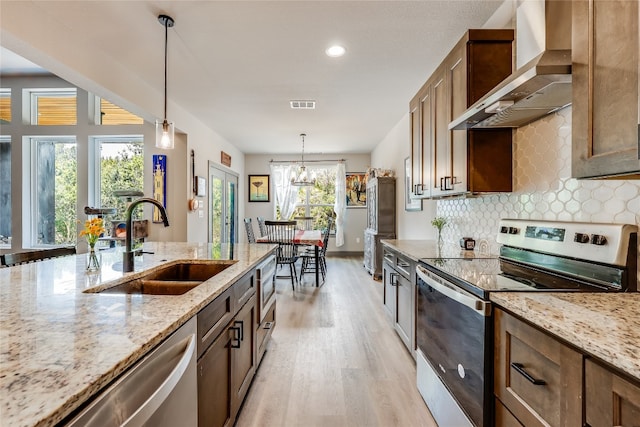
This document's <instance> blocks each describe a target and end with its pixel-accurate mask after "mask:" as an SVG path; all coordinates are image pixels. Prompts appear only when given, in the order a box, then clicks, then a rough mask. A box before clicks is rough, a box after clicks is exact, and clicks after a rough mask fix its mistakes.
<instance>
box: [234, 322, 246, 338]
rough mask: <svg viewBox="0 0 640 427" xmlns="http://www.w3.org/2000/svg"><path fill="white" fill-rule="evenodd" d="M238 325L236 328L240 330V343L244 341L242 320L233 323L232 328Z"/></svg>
mask: <svg viewBox="0 0 640 427" xmlns="http://www.w3.org/2000/svg"><path fill="white" fill-rule="evenodd" d="M238 324H239V325H240V326H239V327H238V329H239V330H240V341H244V321H242V320H236V321H235V322H233V325H234V326H237V325H238Z"/></svg>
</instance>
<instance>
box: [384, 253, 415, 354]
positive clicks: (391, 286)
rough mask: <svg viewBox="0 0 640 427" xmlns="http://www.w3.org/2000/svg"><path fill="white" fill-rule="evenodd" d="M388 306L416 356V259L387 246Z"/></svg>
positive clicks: (401, 336)
mask: <svg viewBox="0 0 640 427" xmlns="http://www.w3.org/2000/svg"><path fill="white" fill-rule="evenodd" d="M383 251H384V261H383V271H384V275H383V281H384V282H383V289H384V307H385V309H386V312H387V314H388V315H389V318H390V319H391V320H392V321H393V325H394V328H395V330H396V332H397V333H398V336H399V337H400V339H401V340H402V342H403V343H404V345H405V346H406V347H407V350H409V352H410V353H411V355H412V356H413V357H414V358H415V349H416V292H417V290H416V279H415V272H416V262H415V261H413V260H412V259H410V258H407V257H406V256H405V255H403V254H401V253H400V252H398V251H396V250H394V249H392V248H390V247H388V246H384V244H383Z"/></svg>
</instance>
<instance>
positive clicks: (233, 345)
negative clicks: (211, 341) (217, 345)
mask: <svg viewBox="0 0 640 427" xmlns="http://www.w3.org/2000/svg"><path fill="white" fill-rule="evenodd" d="M229 329H230V330H232V331H233V338H232V339H231V348H240V328H238V327H235V326H232V327H230V328H229ZM234 341H235V342H234Z"/></svg>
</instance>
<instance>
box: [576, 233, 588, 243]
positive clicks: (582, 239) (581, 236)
mask: <svg viewBox="0 0 640 427" xmlns="http://www.w3.org/2000/svg"><path fill="white" fill-rule="evenodd" d="M589 240H590V238H589V235H588V234H586V233H576V234H575V236H573V241H574V242H578V243H589Z"/></svg>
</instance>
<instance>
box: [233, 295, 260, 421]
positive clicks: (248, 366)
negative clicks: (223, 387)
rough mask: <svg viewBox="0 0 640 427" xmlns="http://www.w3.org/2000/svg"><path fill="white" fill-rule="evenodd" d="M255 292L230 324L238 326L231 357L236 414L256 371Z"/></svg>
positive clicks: (234, 413) (234, 409)
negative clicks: (237, 335) (238, 329)
mask: <svg viewBox="0 0 640 427" xmlns="http://www.w3.org/2000/svg"><path fill="white" fill-rule="evenodd" d="M256 300H257V299H256V296H255V294H254V295H253V296H252V297H251V298H250V299H249V301H248V302H247V303H246V304H245V305H244V306H243V307H242V308H241V309H240V311H239V312H238V314H237V315H236V317H235V319H234V320H233V322H231V324H232V325H233V327H235V328H240V331H239V335H240V341H239V343H237V344H236V347H237V348H233V351H232V358H231V390H232V392H233V394H232V397H231V413H232V414H233V415H234V416H236V415H237V414H238V412H239V411H240V406H241V405H242V402H243V401H244V398H245V396H246V395H247V391H249V386H250V385H251V380H253V376H254V374H255V372H256V366H257V363H256V362H257V358H256V356H257V349H256V329H255V323H256V318H257V306H256Z"/></svg>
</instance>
